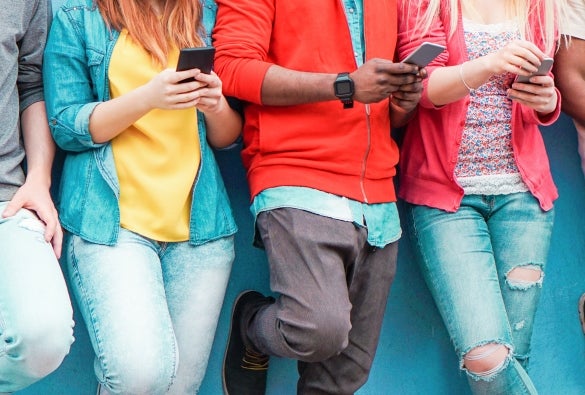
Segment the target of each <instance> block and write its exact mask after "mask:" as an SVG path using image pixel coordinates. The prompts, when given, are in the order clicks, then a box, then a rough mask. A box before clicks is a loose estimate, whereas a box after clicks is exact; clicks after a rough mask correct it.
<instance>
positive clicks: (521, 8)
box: [402, 0, 565, 53]
mask: <svg viewBox="0 0 585 395" xmlns="http://www.w3.org/2000/svg"><path fill="white" fill-rule="evenodd" d="M412 2H416V3H417V6H416V7H412V6H411V5H410V3H412ZM564 2H565V0H509V1H508V2H507V10H506V12H507V14H508V15H509V17H510V18H511V19H514V20H516V22H517V25H518V27H519V29H520V34H521V37H522V38H523V39H526V40H531V41H532V40H534V37H532V33H531V32H532V31H542V33H543V34H542V36H543V39H544V51H545V52H547V53H552V52H554V50H555V49H556V46H557V42H556V39H557V37H558V23H559V22H558V20H559V17H560V15H561V14H562V10H563V9H564V6H563V4H564ZM445 3H448V9H446V10H445V9H442V8H441V7H445V6H446V4H445ZM460 3H461V8H462V9H466V10H468V11H469V12H471V13H474V12H477V11H475V9H474V7H473V0H403V1H402V8H403V13H404V12H406V13H407V14H403V17H406V18H407V19H406V20H410V17H411V15H408V14H409V13H410V12H411V10H413V9H415V10H417V11H416V12H417V13H418V15H417V18H416V21H417V22H416V25H415V26H414V32H415V33H416V34H417V35H418V34H421V35H424V34H426V33H427V32H428V31H429V29H430V27H431V24H432V23H433V20H434V19H435V18H437V17H438V16H439V14H440V13H444V12H447V13H448V16H449V38H451V37H452V36H453V34H454V33H455V30H456V29H457V23H458V20H459V4H460ZM424 4H426V7H425V6H424ZM534 16H535V17H536V19H533V17H534ZM530 20H535V21H536V22H537V24H538V26H537V27H532V29H531V28H530V26H528V23H529V21H530ZM411 33H412V32H411Z"/></svg>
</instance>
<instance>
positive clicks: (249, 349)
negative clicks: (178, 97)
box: [213, 0, 425, 395]
mask: <svg viewBox="0 0 585 395" xmlns="http://www.w3.org/2000/svg"><path fill="white" fill-rule="evenodd" d="M218 5H219V8H218V16H217V25H216V28H215V29H214V31H213V37H214V43H215V45H216V47H217V54H216V70H217V73H218V74H219V75H220V77H221V78H222V80H223V81H224V87H225V90H226V92H228V94H230V95H232V96H235V97H237V98H239V99H241V100H242V101H243V102H244V103H245V104H244V112H245V124H244V132H243V144H244V147H243V152H242V157H243V163H244V166H245V167H246V169H247V174H248V182H249V186H250V190H251V198H252V204H251V211H252V213H253V215H254V218H255V225H256V229H257V232H256V233H257V234H256V236H257V238H256V241H257V242H258V245H262V246H263V247H264V248H265V250H266V254H267V257H268V264H269V270H270V286H271V289H272V290H273V291H274V292H275V293H278V297H277V298H276V299H273V298H272V297H266V296H263V295H262V294H260V293H258V292H256V291H244V292H242V293H241V294H240V295H239V296H238V298H237V299H236V302H235V303H234V307H233V314H232V323H231V332H230V337H229V341H228V346H227V350H226V354H225V359H224V366H223V384H224V391H225V393H227V394H230V395H250V394H264V393H265V391H266V377H267V368H268V359H269V356H271V355H273V356H279V357H285V358H292V359H296V360H298V361H299V365H298V366H299V373H300V378H299V380H298V383H297V393H299V394H314V393H320V394H353V393H354V392H355V391H357V390H358V388H360V387H361V386H362V385H363V384H364V383H365V382H366V380H367V378H368V374H369V371H370V368H371V364H372V360H373V357H374V353H375V351H376V347H377V343H378V339H379V333H380V327H381V324H382V318H383V315H384V311H385V307H386V300H387V297H388V291H389V288H390V284H391V283H392V280H393V278H394V273H395V267H396V254H397V240H398V238H399V237H400V234H401V230H400V224H399V220H398V212H397V209H396V204H395V200H396V199H395V194H394V186H393V178H394V175H395V172H396V171H395V165H396V163H397V160H398V148H397V146H396V144H395V143H394V141H392V139H391V137H390V126H391V125H392V126H399V125H400V123H401V122H403V121H405V120H406V119H407V118H408V117H409V116H410V115H411V111H412V110H413V109H414V108H415V107H416V104H417V102H418V100H419V98H420V90H421V87H422V84H421V82H420V81H421V78H422V75H425V73H424V70H419V69H418V68H417V67H416V66H413V65H407V64H399V63H393V62H392V61H391V59H392V58H393V55H394V43H395V39H396V3H395V1H370V0H365V1H355V0H348V1H318V2H315V1H309V0H295V1H274V0H273V1H262V2H258V1H250V0H233V1H232V0H229V1H228V0H221V1H218ZM389 114H392V115H391V116H392V123H391V121H390V117H389ZM350 330H351V331H350Z"/></svg>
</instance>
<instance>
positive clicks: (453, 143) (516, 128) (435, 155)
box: [398, 0, 561, 212]
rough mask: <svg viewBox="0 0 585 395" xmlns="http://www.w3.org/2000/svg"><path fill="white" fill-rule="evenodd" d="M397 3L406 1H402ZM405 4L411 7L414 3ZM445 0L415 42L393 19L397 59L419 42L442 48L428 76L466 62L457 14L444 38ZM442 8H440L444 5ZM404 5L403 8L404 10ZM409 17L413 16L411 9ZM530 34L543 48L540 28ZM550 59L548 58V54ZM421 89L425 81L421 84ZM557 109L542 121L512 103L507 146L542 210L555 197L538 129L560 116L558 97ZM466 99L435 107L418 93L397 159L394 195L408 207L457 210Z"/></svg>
mask: <svg viewBox="0 0 585 395" xmlns="http://www.w3.org/2000/svg"><path fill="white" fill-rule="evenodd" d="M402 2H406V1H405V0H402ZM406 3H410V4H411V6H414V5H412V4H413V3H415V2H412V1H411V2H406ZM447 4H448V0H443V1H442V6H441V7H442V9H443V11H441V15H440V17H439V18H437V19H436V20H435V21H434V22H433V25H432V26H431V29H430V30H429V33H428V34H427V35H426V36H425V37H420V38H418V37H417V38H415V37H413V35H412V33H410V32H409V31H408V27H407V26H412V24H413V23H414V22H413V19H412V18H414V16H411V19H410V20H408V19H406V18H400V16H399V18H398V20H399V35H398V57H399V59H403V58H404V57H406V55H407V54H408V53H410V52H411V51H412V50H413V49H414V48H416V47H417V46H418V45H419V44H420V43H421V42H423V41H430V42H435V43H438V44H442V45H445V46H446V47H447V50H446V51H444V52H443V53H442V54H441V55H439V57H438V58H437V59H435V60H434V61H433V63H431V64H430V65H429V66H428V67H427V71H428V73H429V75H430V74H431V73H432V72H433V71H434V70H435V69H436V68H437V67H441V66H443V65H446V66H449V65H457V64H460V63H463V62H464V61H466V60H468V59H467V49H466V46H465V40H464V35H463V20H462V17H461V14H460V16H459V21H458V25H457V29H456V31H455V34H454V36H453V37H450V38H449V37H448V34H449V32H448V30H449V15H448V12H447V11H444V10H446V9H447V8H448V5H447ZM443 5H444V6H443ZM405 7H406V6H405ZM408 15H416V12H414V11H413V10H411V12H410V13H409V14H408ZM536 19H537V15H534V14H533V15H532V17H531V26H537V24H538V22H537V21H536ZM533 29H534V31H533V32H532V33H533V35H534V37H535V44H536V45H538V46H539V47H540V48H541V49H543V47H544V45H543V42H544V40H543V37H542V35H541V29H539V28H534V27H533ZM550 55H551V56H552V54H550ZM424 84H425V88H426V84H428V79H427V80H425V81H424ZM557 94H558V95H559V100H558V104H557V108H556V110H555V111H553V112H552V113H551V114H548V115H547V116H546V117H539V116H538V114H537V113H536V112H535V111H534V110H532V109H530V108H528V107H526V106H523V105H520V104H518V103H516V102H514V103H513V106H512V147H513V150H514V157H515V159H516V164H517V166H518V169H519V171H520V174H521V176H522V179H523V180H524V182H525V183H526V185H527V186H528V188H529V190H530V192H531V193H532V194H533V195H534V197H536V198H537V199H538V201H539V203H540V207H541V208H542V209H543V210H550V209H551V208H552V207H553V201H554V200H555V199H556V198H557V197H558V193H557V189H556V187H555V185H554V182H553V179H552V175H551V172H550V168H549V162H548V157H547V153H546V150H545V146H544V142H543V140H542V136H541V134H540V130H539V125H550V124H552V123H554V122H555V121H556V120H557V118H558V117H559V115H560V103H561V100H560V93H559V92H558V91H557ZM468 105H469V96H466V97H464V98H462V99H460V100H458V101H456V102H453V103H450V104H447V105H444V106H441V107H435V106H434V105H433V104H432V103H431V101H430V100H429V97H428V95H427V94H426V89H425V91H423V97H422V99H421V101H420V104H419V108H418V112H417V114H416V115H415V116H414V118H413V119H412V120H411V121H410V123H409V125H408V126H407V129H406V134H405V137H404V143H403V146H402V149H401V159H400V187H399V197H401V198H402V199H404V200H406V201H407V202H409V203H412V204H418V205H426V206H430V207H435V208H440V209H443V210H446V211H451V212H454V211H457V209H458V208H459V205H460V204H461V199H462V198H463V189H462V188H461V187H460V186H459V185H458V184H457V181H456V180H455V176H454V169H455V164H456V162H457V155H458V150H459V143H460V141H461V136H462V133H463V127H464V124H465V117H466V114H467V107H468Z"/></svg>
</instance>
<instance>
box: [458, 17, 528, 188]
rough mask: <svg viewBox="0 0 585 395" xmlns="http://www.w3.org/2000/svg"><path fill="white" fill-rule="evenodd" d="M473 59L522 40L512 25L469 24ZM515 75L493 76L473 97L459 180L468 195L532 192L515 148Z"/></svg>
mask: <svg viewBox="0 0 585 395" xmlns="http://www.w3.org/2000/svg"><path fill="white" fill-rule="evenodd" d="M463 23H464V29H465V44H466V46H467V52H468V56H469V59H475V58H478V57H481V56H484V55H487V54H488V53H490V52H493V51H496V50H498V49H499V48H502V47H503V46H505V45H506V44H507V43H508V42H510V41H512V40H516V39H518V38H520V32H519V30H518V28H517V26H516V25H515V24H514V22H513V21H507V22H503V23H497V24H489V25H484V24H478V23H475V22H472V21H469V20H467V19H464V21H463ZM514 78H515V75H514V74H510V73H506V74H500V75H496V76H493V77H492V78H490V79H489V81H487V82H486V83H485V84H483V85H482V86H480V87H479V88H478V89H476V90H475V91H473V92H471V93H470V104H469V107H468V110H467V118H466V124H465V128H464V130H463V136H462V138H461V145H460V146H459V154H458V160H457V164H456V166H455V176H456V177H457V182H458V183H459V184H460V185H461V187H462V188H463V190H464V192H465V194H466V195H469V194H482V195H498V194H508V193H515V192H524V191H528V188H527V187H526V185H525V184H524V182H523V181H522V178H521V176H520V173H519V171H518V167H517V166H516V161H515V158H514V152H513V149H512V125H511V116H512V101H511V100H510V99H509V98H508V97H507V93H506V90H507V89H508V88H509V87H510V85H511V84H512V82H513V81H514Z"/></svg>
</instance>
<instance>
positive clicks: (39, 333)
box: [0, 202, 73, 393]
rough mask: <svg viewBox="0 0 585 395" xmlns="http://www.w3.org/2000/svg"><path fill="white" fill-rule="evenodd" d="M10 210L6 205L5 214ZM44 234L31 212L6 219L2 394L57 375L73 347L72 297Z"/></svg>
mask: <svg viewBox="0 0 585 395" xmlns="http://www.w3.org/2000/svg"><path fill="white" fill-rule="evenodd" d="M6 204H7V203H6V202H0V213H2V212H3V211H4V209H5V207H6ZM43 233H44V224H43V223H42V222H41V221H39V220H38V219H37V217H36V216H35V215H34V214H33V213H32V212H30V211H28V210H24V209H22V210H20V211H18V212H17V213H16V215H15V216H13V217H10V218H1V217H0V393H4V392H13V391H18V390H20V389H22V388H24V387H27V386H28V385H30V384H32V383H34V382H35V381H37V380H39V379H41V378H43V377H45V376H46V375H48V374H49V373H51V372H52V371H54V370H55V369H57V367H58V366H59V365H60V364H61V362H62V361H63V358H65V356H66V355H67V354H68V353H69V348H70V347H71V344H72V343H73V311H72V309H71V302H70V300H69V294H68V293H67V287H66V285H65V280H64V278H63V274H62V272H61V268H60V267H59V262H58V261H57V258H56V257H55V253H54V252H53V248H52V247H51V245H50V244H49V243H47V242H46V241H45V239H44V236H43Z"/></svg>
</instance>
